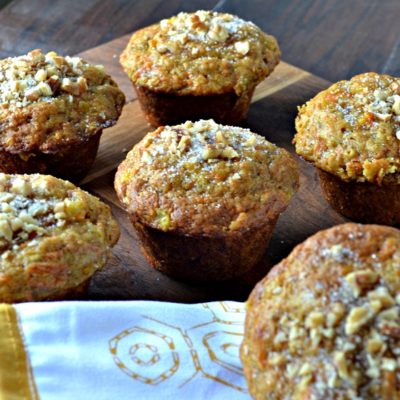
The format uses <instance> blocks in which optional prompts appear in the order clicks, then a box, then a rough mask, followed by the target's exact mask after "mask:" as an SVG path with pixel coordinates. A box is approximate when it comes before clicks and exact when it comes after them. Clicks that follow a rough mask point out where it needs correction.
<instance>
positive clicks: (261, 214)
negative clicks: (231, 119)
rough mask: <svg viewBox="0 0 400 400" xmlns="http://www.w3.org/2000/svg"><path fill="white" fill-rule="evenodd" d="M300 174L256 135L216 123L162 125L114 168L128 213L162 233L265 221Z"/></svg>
mask: <svg viewBox="0 0 400 400" xmlns="http://www.w3.org/2000/svg"><path fill="white" fill-rule="evenodd" d="M298 180H299V172H298V167H297V164H296V162H295V161H294V160H293V158H292V157H291V156H290V155H289V153H288V152H287V151H286V150H284V149H281V148H279V147H277V146H275V145H273V144H272V143H269V142H267V141H266V140H265V139H264V138H263V137H262V136H259V135H256V134H254V133H252V132H250V131H249V130H248V129H242V128H238V127H232V126H224V125H218V124H216V123H215V122H214V121H212V120H209V121H204V120H200V121H198V122H195V123H192V122H186V123H184V124H182V125H176V126H165V127H160V128H158V129H157V130H155V131H154V132H151V133H148V134H147V135H146V136H145V137H144V138H143V140H142V141H141V142H139V143H138V144H137V145H136V146H135V147H134V148H133V149H132V150H131V151H130V152H129V153H128V155H127V158H126V160H125V161H123V162H122V164H121V165H120V167H119V168H118V172H117V175H116V181H115V186H116V190H117V193H118V196H119V198H120V200H121V201H122V202H123V204H124V205H125V206H126V208H127V210H128V212H130V213H131V214H133V215H135V216H136V217H137V218H139V219H140V220H141V221H142V222H144V223H146V224H148V225H150V226H152V227H154V228H157V229H161V230H163V231H179V232H182V233H187V234H201V235H207V234H213V235H215V234H219V233H221V234H223V233H224V232H228V231H242V230H246V229H250V228H253V227H257V226H263V225H264V224H265V223H266V221H268V220H269V218H274V217H276V216H277V214H278V213H280V212H281V211H283V209H285V208H286V206H287V204H288V202H289V200H290V198H291V196H292V195H293V194H294V192H295V191H296V189H297V187H298Z"/></svg>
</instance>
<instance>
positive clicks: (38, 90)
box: [0, 50, 103, 107]
mask: <svg viewBox="0 0 400 400" xmlns="http://www.w3.org/2000/svg"><path fill="white" fill-rule="evenodd" d="M86 66H87V64H86V63H84V62H83V61H82V60H81V59H80V58H78V57H65V58H64V57H61V56H59V55H57V53H55V52H50V53H47V54H46V55H44V54H43V53H41V52H40V50H34V51H32V52H30V53H28V54H27V55H24V56H20V57H14V58H7V59H4V60H2V61H0V103H3V104H9V105H11V106H13V107H25V106H27V105H29V104H31V103H33V102H37V101H47V102H49V101H52V99H53V98H54V97H56V96H58V95H61V94H63V92H65V93H70V94H73V95H80V94H82V93H84V92H85V91H86V90H87V89H88V85H87V81H86V79H85V78H84V77H82V74H83V68H84V67H86ZM95 68H98V69H102V68H103V67H102V66H95ZM58 82H61V85H60V84H59V83H58Z"/></svg>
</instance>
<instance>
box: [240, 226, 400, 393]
mask: <svg viewBox="0 0 400 400" xmlns="http://www.w3.org/2000/svg"><path fill="white" fill-rule="evenodd" d="M399 244H400V231H398V230H396V229H393V228H389V227H381V226H377V225H356V224H346V225H340V226H337V227H334V228H331V229H329V230H326V231H322V232H319V233H318V234H316V235H314V236H313V237H311V238H309V239H308V240H307V241H305V242H304V243H303V244H301V245H299V246H298V247H296V249H295V250H294V251H293V252H292V253H291V254H290V255H289V257H288V258H287V259H285V260H283V261H282V262H281V263H280V264H279V265H278V266H275V267H274V268H273V270H272V271H271V272H270V274H269V276H267V277H266V278H265V279H264V281H263V282H261V283H260V284H258V286H257V287H256V288H255V289H254V291H253V293H252V295H251V297H250V299H249V303H248V316H247V320H246V335H245V337H246V338H245V340H244V343H243V347H242V360H243V363H244V370H245V374H246V377H247V379H248V381H249V385H250V391H251V393H252V394H253V396H254V397H255V398H256V399H265V393H269V397H268V398H269V399H286V398H288V399H289V398H290V399H294V400H296V399H304V398H314V399H325V400H330V399H332V400H333V399H364V400H367V399H371V400H372V399H384V400H389V399H395V398H397V396H398V393H399V392H398V389H397V387H398V382H399V380H398V371H399V356H400V351H399V348H398V341H399V339H400V315H399V312H400V308H399V303H398V302H397V301H396V299H398V298H399V289H400V287H399V285H398V279H397V275H398V266H399V260H400V252H399V250H398V249H399ZM276 288H279V294H278V295H277V294H276V293H275V291H276Z"/></svg>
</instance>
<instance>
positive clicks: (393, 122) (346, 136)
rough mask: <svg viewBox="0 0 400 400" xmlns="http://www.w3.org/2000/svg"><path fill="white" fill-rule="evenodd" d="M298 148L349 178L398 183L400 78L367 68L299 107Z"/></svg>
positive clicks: (299, 150)
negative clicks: (363, 72) (366, 70)
mask: <svg viewBox="0 0 400 400" xmlns="http://www.w3.org/2000/svg"><path fill="white" fill-rule="evenodd" d="M296 129H297V134H296V136H295V139H294V142H295V145H296V151H297V153H298V154H299V155H301V156H302V157H304V158H305V159H306V160H308V161H311V162H313V163H314V164H315V165H316V166H317V167H318V168H321V169H322V170H324V171H326V172H329V173H332V174H334V175H336V176H338V177H339V178H341V179H343V180H345V181H357V182H372V183H377V184H385V183H387V184H399V183H400V173H399V171H400V79H399V78H394V77H391V76H389V75H379V74H377V73H373V72H371V73H365V74H361V75H357V76H355V77H353V78H352V79H351V80H349V81H340V82H338V83H335V84H334V85H332V86H331V87H329V88H328V89H326V90H324V91H323V92H321V93H319V94H318V95H317V96H315V97H314V98H313V99H312V100H310V101H309V102H308V103H306V104H305V105H303V106H302V107H300V109H299V115H298V117H297V119H296Z"/></svg>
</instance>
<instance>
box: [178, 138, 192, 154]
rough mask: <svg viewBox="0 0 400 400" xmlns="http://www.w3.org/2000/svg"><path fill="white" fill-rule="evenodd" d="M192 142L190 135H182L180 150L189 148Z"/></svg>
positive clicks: (179, 144)
mask: <svg viewBox="0 0 400 400" xmlns="http://www.w3.org/2000/svg"><path fill="white" fill-rule="evenodd" d="M190 143H191V141H190V136H186V135H185V136H182V137H181V140H180V141H179V143H178V150H180V151H185V150H187V149H188V148H189V146H190Z"/></svg>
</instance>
